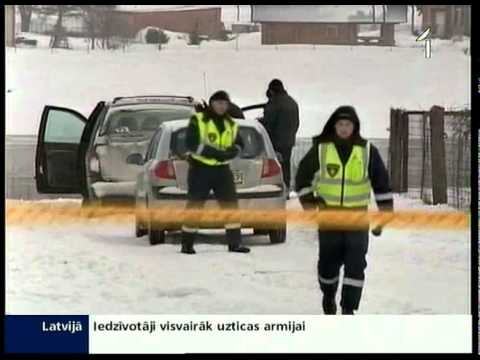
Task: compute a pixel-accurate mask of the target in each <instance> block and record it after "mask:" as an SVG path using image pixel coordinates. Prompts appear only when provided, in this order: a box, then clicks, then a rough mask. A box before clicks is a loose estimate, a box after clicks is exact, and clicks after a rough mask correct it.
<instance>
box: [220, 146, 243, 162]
mask: <svg viewBox="0 0 480 360" xmlns="http://www.w3.org/2000/svg"><path fill="white" fill-rule="evenodd" d="M241 151H242V149H241V148H240V146H238V145H233V146H230V147H229V148H228V149H226V150H225V151H224V153H225V154H224V157H225V160H232V159H234V158H236V157H237V156H238V155H239V154H240V153H241Z"/></svg>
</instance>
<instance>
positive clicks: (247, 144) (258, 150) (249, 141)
mask: <svg viewBox="0 0 480 360" xmlns="http://www.w3.org/2000/svg"><path fill="white" fill-rule="evenodd" d="M238 134H239V136H241V137H242V140H243V143H244V149H243V151H242V154H241V157H242V158H254V157H257V156H260V155H261V154H262V153H263V152H264V150H265V147H264V143H263V138H262V135H260V134H259V133H258V131H257V130H256V129H255V128H253V127H246V126H240V128H239V130H238ZM186 135H187V129H186V128H183V129H180V130H178V131H176V132H175V133H173V134H172V141H171V143H170V148H171V151H172V154H174V155H176V156H183V155H184V154H185V153H186V152H187V151H188V149H187V144H186Z"/></svg>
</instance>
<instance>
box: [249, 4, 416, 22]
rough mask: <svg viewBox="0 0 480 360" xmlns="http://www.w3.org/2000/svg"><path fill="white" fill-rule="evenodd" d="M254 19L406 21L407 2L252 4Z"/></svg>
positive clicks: (276, 20) (285, 20)
mask: <svg viewBox="0 0 480 360" xmlns="http://www.w3.org/2000/svg"><path fill="white" fill-rule="evenodd" d="M252 20H253V21H254V22H261V23H262V22H296V23H366V24H369V23H370V24H372V23H384V22H386V23H402V22H406V21H407V5H252Z"/></svg>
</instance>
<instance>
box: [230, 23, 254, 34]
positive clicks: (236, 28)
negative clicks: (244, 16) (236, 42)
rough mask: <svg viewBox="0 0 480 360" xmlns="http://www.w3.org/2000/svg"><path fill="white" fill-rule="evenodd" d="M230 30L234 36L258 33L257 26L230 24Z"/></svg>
mask: <svg viewBox="0 0 480 360" xmlns="http://www.w3.org/2000/svg"><path fill="white" fill-rule="evenodd" d="M231 28H232V33H234V34H247V33H253V32H259V31H260V26H259V25H258V24H248V23H247V24H241V23H236V24H232V26H231Z"/></svg>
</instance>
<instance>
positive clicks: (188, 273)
mask: <svg viewBox="0 0 480 360" xmlns="http://www.w3.org/2000/svg"><path fill="white" fill-rule="evenodd" d="M69 201H70V200H69ZM289 206H290V207H292V208H296V207H298V206H299V204H298V202H297V201H296V200H290V202H289ZM396 207H397V208H399V209H400V208H409V209H412V208H422V209H424V210H425V211H436V210H439V209H438V208H435V207H427V206H424V205H422V204H420V203H418V202H417V201H414V200H411V199H406V198H403V197H397V198H396ZM442 209H443V210H445V208H442ZM245 234H249V232H248V230H246V232H245ZM179 240H180V239H179V234H172V235H170V236H169V237H168V239H167V243H166V244H165V245H159V246H155V247H151V246H150V245H149V244H148V240H147V238H146V237H142V238H135V236H134V235H133V219H132V220H131V222H129V223H125V224H124V225H120V226H118V225H107V224H102V223H101V221H100V220H95V221H93V220H92V222H91V223H90V224H88V226H86V225H85V224H82V225H77V226H49V227H43V228H33V227H30V228H20V227H13V226H8V227H7V231H6V311H7V313H10V314H12V313H15V314H28V313H30V314H32V313H34V314H42V313H44V314H86V313H87V314H88V313H89V314H102V313H103V314H106V313H110V314H127V313H143V314H186V313H190V314H193V313H196V314H202V313H204V314H322V310H321V297H320V291H319V288H318V283H317V278H316V260H317V251H318V244H317V238H316V233H315V231H314V230H313V229H306V228H298V227H297V228H293V227H292V228H289V230H288V240H287V242H286V243H285V244H281V245H270V244H269V241H268V238H267V237H262V236H260V237H258V236H253V235H246V243H247V244H248V245H250V246H251V248H252V252H251V253H250V254H248V255H243V254H230V253H228V252H227V251H226V245H225V239H224V235H223V233H222V232H221V231H220V232H218V231H217V232H213V233H212V232H208V231H207V232H204V233H203V235H202V236H201V239H199V241H198V244H197V245H196V249H197V255H195V256H185V255H183V254H181V253H180V252H179V247H180V245H179ZM368 264H369V265H368V268H367V273H366V288H365V290H364V297H363V300H362V303H361V308H360V311H359V314H467V313H469V312H470V234H469V231H468V230H465V231H424V230H422V229H404V230H393V229H386V230H385V232H384V234H383V235H382V237H379V238H375V237H370V249H369V255H368Z"/></svg>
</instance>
